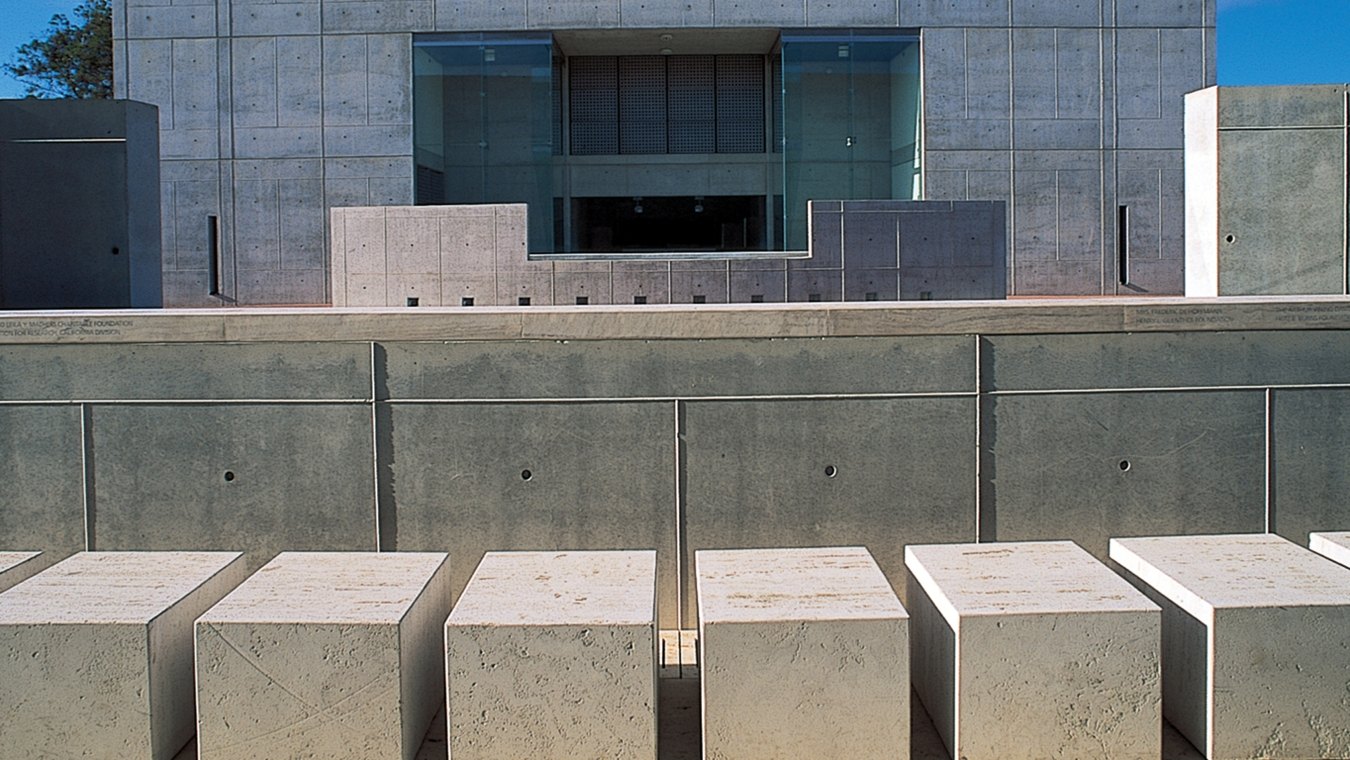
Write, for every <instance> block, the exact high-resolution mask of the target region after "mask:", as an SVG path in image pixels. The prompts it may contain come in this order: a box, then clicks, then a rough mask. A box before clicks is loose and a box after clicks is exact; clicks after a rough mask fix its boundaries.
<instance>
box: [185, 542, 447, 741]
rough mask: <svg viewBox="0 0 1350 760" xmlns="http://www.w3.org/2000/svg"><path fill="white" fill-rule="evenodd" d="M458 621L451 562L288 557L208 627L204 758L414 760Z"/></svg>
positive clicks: (201, 635)
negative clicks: (450, 625) (451, 622)
mask: <svg viewBox="0 0 1350 760" xmlns="http://www.w3.org/2000/svg"><path fill="white" fill-rule="evenodd" d="M449 614H450V573H449V569H448V562H447V559H446V555H445V554H432V553H425V554H418V553H381V554H376V553H373V552H364V553H355V552H332V553H304V552H287V553H284V554H281V555H279V556H278V557H277V558H276V559H274V560H272V561H271V562H269V563H268V564H267V565H266V566H265V567H263V568H262V569H261V570H259V571H258V572H257V573H255V574H254V575H253V576H252V577H251V578H249V579H248V580H247V581H246V582H244V584H243V585H242V586H240V587H239V588H238V589H237V590H236V591H235V592H234V593H232V594H230V595H229V596H228V597H226V598H225V599H224V600H223V601H221V602H220V603H219V604H217V605H216V606H215V607H213V608H211V610H210V611H208V612H207V613H206V614H205V615H203V616H202V617H201V619H200V620H198V621H197V689H198V697H199V705H198V711H197V712H198V735H197V743H198V751H199V757H200V758H201V759H202V760H207V759H208V758H222V759H226V758H228V759H229V760H239V759H242V758H258V759H260V760H261V759H267V758H278V757H350V758H371V760H374V759H375V758H380V759H381V760H387V759H389V758H402V760H413V758H414V757H416V755H417V751H418V748H419V747H420V746H421V743H422V737H423V736H425V735H426V732H427V727H428V726H429V725H430V723H431V720H432V718H433V717H434V716H435V714H436V713H437V712H438V711H439V710H440V707H441V697H442V695H443V687H444V681H443V680H442V677H441V674H442V672H443V671H442V664H441V640H440V626H441V624H442V622H443V621H444V620H445V618H446V616H447V615H449ZM335 724H336V725H335Z"/></svg>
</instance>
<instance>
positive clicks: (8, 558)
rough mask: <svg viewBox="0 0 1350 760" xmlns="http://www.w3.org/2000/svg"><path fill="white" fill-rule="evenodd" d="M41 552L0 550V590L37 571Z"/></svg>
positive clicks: (16, 583) (23, 579)
mask: <svg viewBox="0 0 1350 760" xmlns="http://www.w3.org/2000/svg"><path fill="white" fill-rule="evenodd" d="M41 556H42V552H0V591H4V590H5V589H7V588H10V587H11V586H17V585H18V584H19V582H20V581H25V580H28V579H29V578H31V577H33V575H34V574H35V573H37V571H38V568H39V566H40V564H41V559H40V558H41Z"/></svg>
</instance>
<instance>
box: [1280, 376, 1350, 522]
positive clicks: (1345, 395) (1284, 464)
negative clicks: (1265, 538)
mask: <svg viewBox="0 0 1350 760" xmlns="http://www.w3.org/2000/svg"><path fill="white" fill-rule="evenodd" d="M1332 356H1336V354H1332ZM1271 401H1272V405H1273V409H1272V416H1273V417H1274V419H1273V423H1274V427H1273V433H1274V436H1273V444H1274V445H1273V450H1272V456H1273V457H1274V460H1275V463H1276V467H1275V488H1274V494H1273V496H1274V498H1273V500H1272V512H1273V514H1272V526H1271V530H1272V531H1273V532H1275V533H1278V534H1280V535H1281V536H1284V537H1285V538H1287V539H1289V540H1290V541H1293V542H1294V543H1297V544H1302V543H1304V542H1305V541H1307V540H1308V534H1309V533H1310V532H1312V531H1325V530H1350V515H1348V514H1347V511H1346V509H1345V502H1344V500H1343V499H1342V498H1341V497H1340V495H1341V494H1344V493H1345V492H1346V489H1347V488H1350V389H1337V390H1330V389H1328V390H1314V389H1307V390H1289V391H1283V390H1281V391H1275V392H1274V393H1273V394H1271Z"/></svg>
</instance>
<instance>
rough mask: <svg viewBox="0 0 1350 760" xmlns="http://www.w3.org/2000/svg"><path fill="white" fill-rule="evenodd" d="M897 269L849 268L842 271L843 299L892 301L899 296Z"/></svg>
mask: <svg viewBox="0 0 1350 760" xmlns="http://www.w3.org/2000/svg"><path fill="white" fill-rule="evenodd" d="M899 276H900V272H899V270H897V269H850V270H848V271H846V272H844V300H845V301H894V300H895V299H897V298H899V297H900V280H899Z"/></svg>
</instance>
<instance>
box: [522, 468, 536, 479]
mask: <svg viewBox="0 0 1350 760" xmlns="http://www.w3.org/2000/svg"><path fill="white" fill-rule="evenodd" d="M532 477H534V473H532V472H530V471H529V470H521V471H520V479H521V480H529V479H530V478H532Z"/></svg>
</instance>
